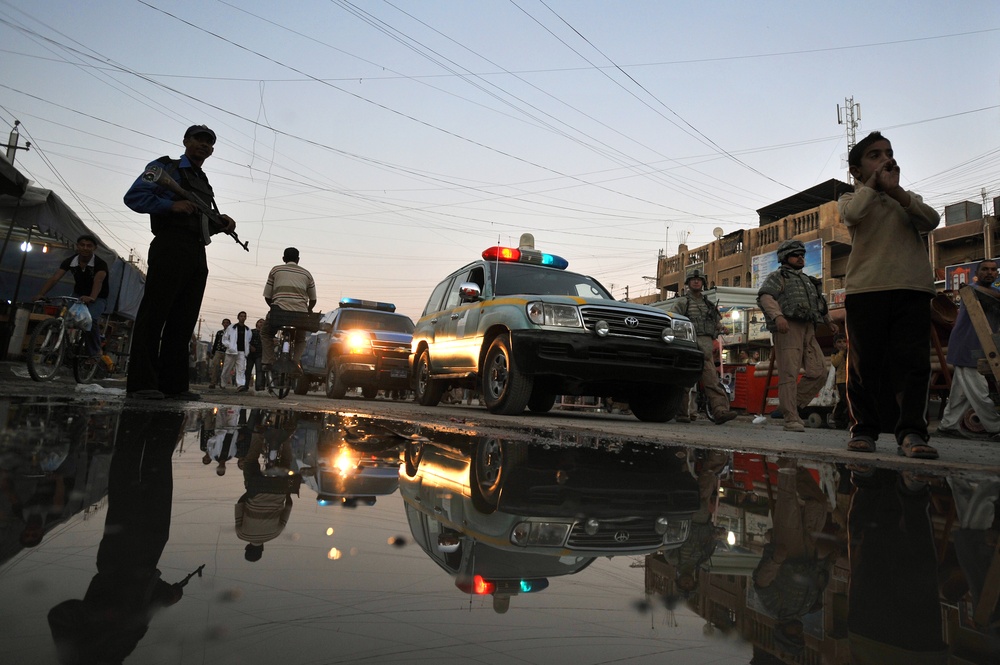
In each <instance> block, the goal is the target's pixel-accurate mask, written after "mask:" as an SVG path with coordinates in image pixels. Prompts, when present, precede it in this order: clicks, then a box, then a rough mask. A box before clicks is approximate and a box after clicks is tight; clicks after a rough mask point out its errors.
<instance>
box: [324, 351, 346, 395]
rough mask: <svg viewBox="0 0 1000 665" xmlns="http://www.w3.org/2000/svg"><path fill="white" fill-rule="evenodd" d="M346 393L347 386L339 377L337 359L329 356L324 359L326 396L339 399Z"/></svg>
mask: <svg viewBox="0 0 1000 665" xmlns="http://www.w3.org/2000/svg"><path fill="white" fill-rule="evenodd" d="M346 394H347V386H345V385H344V382H343V380H341V378H340V371H339V368H338V367H337V361H336V360H334V359H333V358H329V359H327V361H326V396H327V397H329V398H331V399H341V398H342V397H343V396H344V395H346Z"/></svg>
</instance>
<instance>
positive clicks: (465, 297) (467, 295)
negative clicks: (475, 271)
mask: <svg viewBox="0 0 1000 665" xmlns="http://www.w3.org/2000/svg"><path fill="white" fill-rule="evenodd" d="M482 294H483V292H482V289H480V288H479V285H478V284H476V283H475V282H462V283H461V284H459V286H458V297H459V298H460V299H461V301H462V302H476V301H477V300H479V298H480V296H482Z"/></svg>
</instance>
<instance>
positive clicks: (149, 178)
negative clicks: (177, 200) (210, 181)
mask: <svg viewBox="0 0 1000 665" xmlns="http://www.w3.org/2000/svg"><path fill="white" fill-rule="evenodd" d="M142 179H143V180H145V181H146V182H151V183H153V184H154V185H159V186H160V187H163V188H164V189H167V190H169V191H171V192H173V193H174V194H176V195H177V196H179V197H181V198H183V199H185V200H187V201H190V202H191V203H193V204H194V205H195V207H196V208H198V212H200V213H201V239H202V240H203V241H204V243H205V244H206V245H208V244H211V242H212V230H213V229H220V230H221V229H225V228H226V227H227V226H229V222H227V221H226V220H224V219H222V216H221V215H220V214H219V213H217V212H216V211H215V210H213V209H212V206H210V205H208V204H207V203H205V201H204V200H202V198H201V197H200V196H198V195H197V194H195V193H194V192H189V191H188V190H186V189H184V188H183V187H181V186H180V185H178V184H177V181H176V180H174V179H173V178H171V177H170V174H169V173H167V172H166V171H164V170H163V167H161V166H150V167H149V168H147V169H146V172H145V173H143V174H142ZM225 233H226V235H228V236H230V237H231V238H232V239H233V240H235V241H236V244H237V245H239V246H240V247H242V248H243V249H244V250H245V251H247V252H249V251H250V242H249V241H244V242H240V237H239V236H238V235H237V234H236V231H226V232H225Z"/></svg>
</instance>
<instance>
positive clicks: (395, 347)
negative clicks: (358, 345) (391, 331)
mask: <svg viewBox="0 0 1000 665" xmlns="http://www.w3.org/2000/svg"><path fill="white" fill-rule="evenodd" d="M372 348H373V349H374V350H375V353H377V354H378V355H381V356H392V357H400V358H406V357H409V355H410V345H409V344H400V343H399V342H387V341H381V340H377V339H375V340H372Z"/></svg>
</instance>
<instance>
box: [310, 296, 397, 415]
mask: <svg viewBox="0 0 1000 665" xmlns="http://www.w3.org/2000/svg"><path fill="white" fill-rule="evenodd" d="M412 336H413V321H411V320H410V318H409V317H407V316H404V315H402V314H396V306H395V305H393V304H391V303H385V302H373V301H370V300H358V299H356V298H343V299H341V301H340V306H339V307H338V308H337V309H335V310H333V311H332V312H327V313H326V314H324V315H323V317H322V318H321V319H320V330H319V332H315V333H313V334H311V335H309V336H308V337H306V350H305V352H304V353H303V354H302V371H303V373H304V374H305V376H304V377H303V379H302V381H301V382H300V384H299V386H298V387H297V388H296V391H295V392H296V393H297V394H300V395H301V394H304V393H305V392H306V391H307V390H308V388H309V385H310V384H312V383H320V384H321V385H323V386H324V388H325V390H326V395H327V397H334V398H340V397H343V396H344V395H345V394H346V393H347V390H348V389H349V388H354V387H360V388H361V394H362V395H364V396H365V397H366V398H367V399H374V397H375V395H376V394H378V391H379V390H404V391H405V390H408V389H409V387H410V381H409V364H408V358H409V355H410V340H411V338H412Z"/></svg>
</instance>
